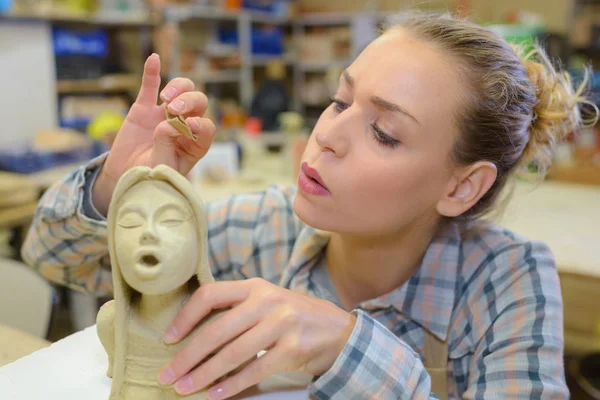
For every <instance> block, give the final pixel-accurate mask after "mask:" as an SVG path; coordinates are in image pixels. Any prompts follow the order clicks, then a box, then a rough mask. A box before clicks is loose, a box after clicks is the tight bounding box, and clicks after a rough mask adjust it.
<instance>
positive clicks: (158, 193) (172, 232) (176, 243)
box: [114, 181, 199, 294]
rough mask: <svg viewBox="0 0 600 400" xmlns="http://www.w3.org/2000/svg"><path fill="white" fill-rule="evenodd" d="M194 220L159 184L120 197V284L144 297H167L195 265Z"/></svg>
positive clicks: (147, 183) (117, 247)
mask: <svg viewBox="0 0 600 400" xmlns="http://www.w3.org/2000/svg"><path fill="white" fill-rule="evenodd" d="M196 229H197V224H196V218H195V217H194V214H193V213H192V209H191V207H190V205H189V203H188V202H187V200H186V199H185V198H184V197H183V196H182V195H181V193H179V192H178V191H177V190H176V189H175V188H173V187H172V186H171V185H169V184H168V183H166V182H163V181H143V182H140V183H138V184H136V185H135V186H132V187H131V188H130V189H129V190H127V192H126V193H125V194H124V195H123V197H122V198H121V201H120V202H119V211H118V214H117V219H116V224H115V232H114V235H115V250H116V256H117V260H118V263H119V266H120V268H121V274H122V275H123V279H124V280H125V281H126V282H127V284H128V285H129V286H131V287H132V288H133V289H134V290H136V291H138V292H140V293H143V294H164V293H169V292H171V291H173V290H175V289H177V288H179V287H180V286H182V285H184V284H185V283H186V282H187V281H189V280H190V279H191V278H192V276H194V273H195V271H196V269H197V264H198V261H199V260H198V233H197V231H196Z"/></svg>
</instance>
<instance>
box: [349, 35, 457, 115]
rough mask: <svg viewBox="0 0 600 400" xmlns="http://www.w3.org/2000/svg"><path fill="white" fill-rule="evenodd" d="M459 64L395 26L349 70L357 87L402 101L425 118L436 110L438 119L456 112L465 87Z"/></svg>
mask: <svg viewBox="0 0 600 400" xmlns="http://www.w3.org/2000/svg"><path fill="white" fill-rule="evenodd" d="M457 67H458V65H457V64H456V62H455V61H453V60H451V59H450V57H449V56H447V55H446V54H444V52H443V51H441V50H439V49H437V48H435V47H434V45H431V44H428V43H426V42H424V41H422V40H418V39H415V38H414V37H412V36H411V35H410V34H409V33H407V32H405V31H403V30H401V29H393V30H391V31H388V32H387V33H385V34H384V35H382V36H381V37H379V38H378V39H376V40H375V41H373V42H372V43H371V44H370V45H369V46H367V48H365V50H364V51H363V52H362V53H361V54H360V55H359V56H358V57H357V59H356V60H355V61H354V63H353V64H352V65H351V66H350V67H349V68H348V72H349V74H350V75H351V76H352V77H353V78H354V80H355V82H356V90H357V91H364V92H366V94H368V95H376V96H380V97H382V98H384V99H386V100H389V101H392V102H394V103H398V104H399V105H401V106H403V107H405V108H407V109H408V110H409V111H410V112H411V113H414V114H413V115H415V117H416V118H417V119H418V120H419V121H421V122H423V121H430V120H431V119H432V118H430V117H428V115H430V113H431V111H433V110H435V115H436V118H438V119H439V118H440V117H441V115H440V114H447V115H448V116H451V115H452V112H453V111H454V110H455V107H456V105H457V104H458V101H459V99H460V98H461V91H462V85H461V80H460V79H459V74H458V69H457ZM434 119H435V118H434Z"/></svg>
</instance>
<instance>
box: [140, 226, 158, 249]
mask: <svg viewBox="0 0 600 400" xmlns="http://www.w3.org/2000/svg"><path fill="white" fill-rule="evenodd" d="M140 243H141V244H142V245H150V244H157V243H158V237H157V236H156V235H155V234H154V232H152V231H151V230H149V229H146V230H145V231H144V233H142V237H141V238H140Z"/></svg>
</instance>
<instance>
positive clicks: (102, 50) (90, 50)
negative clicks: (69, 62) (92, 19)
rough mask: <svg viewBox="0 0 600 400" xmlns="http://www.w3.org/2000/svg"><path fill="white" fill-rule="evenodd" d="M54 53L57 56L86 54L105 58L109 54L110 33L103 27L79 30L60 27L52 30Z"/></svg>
mask: <svg viewBox="0 0 600 400" xmlns="http://www.w3.org/2000/svg"><path fill="white" fill-rule="evenodd" d="M52 42H53V45H54V54H55V55H57V56H72V55H85V56H91V57H99V58H104V57H106V56H107V55H108V34H107V33H106V32H105V31H104V30H102V29H95V30H92V31H78V30H74V29H66V28H58V27H55V28H54V29H53V30H52Z"/></svg>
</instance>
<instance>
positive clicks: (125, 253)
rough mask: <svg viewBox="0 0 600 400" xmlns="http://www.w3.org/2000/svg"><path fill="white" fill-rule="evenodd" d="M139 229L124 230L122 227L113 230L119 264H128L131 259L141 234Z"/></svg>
mask: <svg viewBox="0 0 600 400" xmlns="http://www.w3.org/2000/svg"><path fill="white" fill-rule="evenodd" d="M139 231H140V229H127V230H125V229H123V228H117V229H116V230H115V236H114V241H115V252H116V256H117V260H119V262H120V263H121V264H129V263H130V262H131V261H132V260H133V258H134V256H135V251H136V249H137V247H138V245H137V244H138V243H139V237H140V234H141V233H140V232H139Z"/></svg>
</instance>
